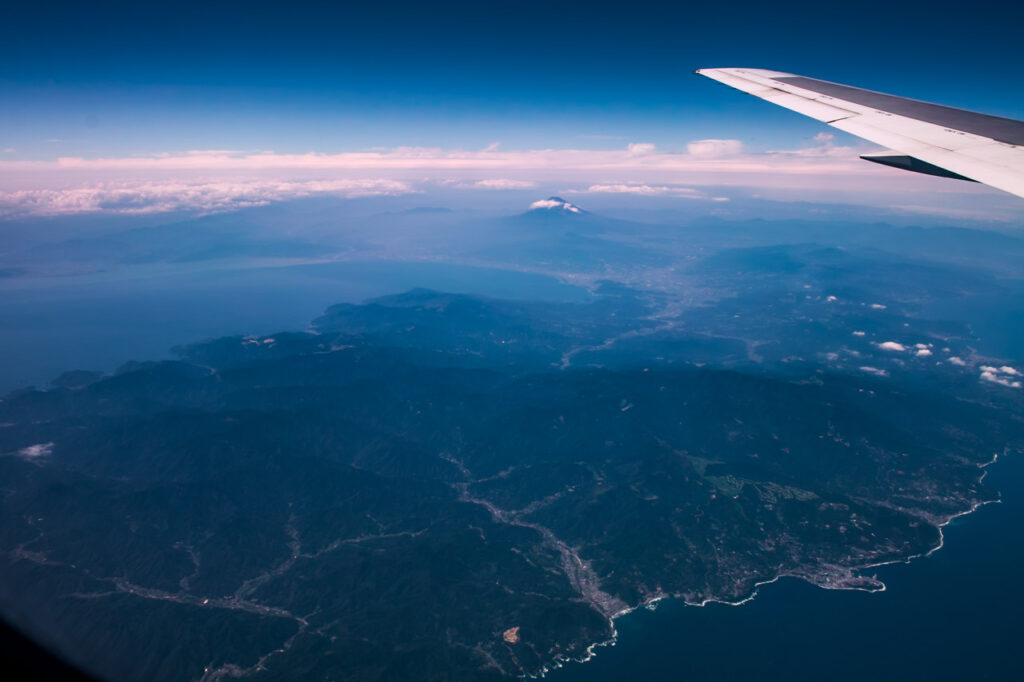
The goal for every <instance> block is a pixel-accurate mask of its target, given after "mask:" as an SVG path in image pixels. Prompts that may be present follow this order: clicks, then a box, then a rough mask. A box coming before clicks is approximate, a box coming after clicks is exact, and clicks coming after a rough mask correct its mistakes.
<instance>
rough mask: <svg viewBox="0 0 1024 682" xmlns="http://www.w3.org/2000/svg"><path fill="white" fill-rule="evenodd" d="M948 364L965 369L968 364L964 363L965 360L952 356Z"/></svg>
mask: <svg viewBox="0 0 1024 682" xmlns="http://www.w3.org/2000/svg"><path fill="white" fill-rule="evenodd" d="M946 362H948V363H949V364H951V365H956V366H958V367H963V366H964V365H966V364H967V363H966V362H964V361H963V360H961V359H960V358H958V357H957V356H955V355H954V356H952V357H951V358H949V360H947V361H946Z"/></svg>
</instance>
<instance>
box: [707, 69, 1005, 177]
mask: <svg viewBox="0 0 1024 682" xmlns="http://www.w3.org/2000/svg"><path fill="white" fill-rule="evenodd" d="M697 73H699V74H700V75H702V76H707V77H708V78H712V79H714V80H716V81H719V82H721V83H724V84H725V85H728V86H730V87H733V88H736V89H737V90H742V91H743V92H747V93H750V94H751V95H754V96H755V97H760V98H761V99H763V100H766V101H768V102H771V103H773V104H778V105H779V106H781V107H785V108H786V109H791V110H793V111H795V112H797V113H799V114H803V115H805V116H810V117H811V118H814V119H817V120H819V121H822V122H823V123H827V124H828V125H830V126H833V127H835V128H839V129H840V130H845V131H846V132H848V133H852V134H854V135H856V136H858V137H862V138H864V139H866V140H870V141H871V142H874V143H876V144H880V145H882V146H884V147H887V148H889V149H890V150H893V151H891V152H884V153H879V154H865V155H864V156H862V157H861V158H863V159H866V160H868V161H874V162H875V163H881V164H884V165H887V166H893V167H895V168H902V169H905V170H911V171H915V172H918V173H927V174H929V175H939V176H943V177H952V178H958V179H961V180H973V181H975V182H981V183H984V184H986V185H990V186H992V187H995V188H997V189H1001V190H1003V191H1005V192H1009V193H1010V194H1016V195H1017V196H1019V197H1024V121H1015V120H1013V119H1009V118H1000V117H998V116H988V115H986V114H978V113H975V112H973V111H965V110H963V109H954V108H952V107H944V106H940V105H938V104H930V103H928V102H921V101H918V100H913V99H907V98H904V97H896V96H895V95H886V94H883V93H880V92H873V91H871V90H862V89H860V88H854V87H850V86H848V85H840V84H838V83H830V82H828V81H821V80H817V79H814V78H805V77H804V76H797V75H795V74H791V73H781V72H779V71H766V70H763V69H699V70H698V71H697Z"/></svg>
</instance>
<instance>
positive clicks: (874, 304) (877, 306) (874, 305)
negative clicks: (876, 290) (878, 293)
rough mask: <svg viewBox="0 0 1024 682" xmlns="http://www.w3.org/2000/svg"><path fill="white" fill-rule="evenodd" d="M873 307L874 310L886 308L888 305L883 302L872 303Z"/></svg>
mask: <svg viewBox="0 0 1024 682" xmlns="http://www.w3.org/2000/svg"><path fill="white" fill-rule="evenodd" d="M871 307H872V309H874V310H885V309H886V307H887V306H884V305H882V304H881V303H872V304H871Z"/></svg>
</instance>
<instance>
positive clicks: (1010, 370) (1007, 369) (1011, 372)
mask: <svg viewBox="0 0 1024 682" xmlns="http://www.w3.org/2000/svg"><path fill="white" fill-rule="evenodd" d="M999 371H1000V372H1002V373H1003V374H1009V375H1010V376H1013V377H1019V376H1024V375H1022V374H1021V372H1020V370H1018V369H1015V368H1013V367H1010V366H1009V365H1003V366H1002V367H1000V368H999Z"/></svg>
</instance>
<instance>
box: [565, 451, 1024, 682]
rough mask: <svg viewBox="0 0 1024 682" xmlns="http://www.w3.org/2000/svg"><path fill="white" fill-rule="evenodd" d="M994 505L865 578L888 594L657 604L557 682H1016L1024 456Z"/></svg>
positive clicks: (776, 595) (796, 594)
mask: <svg viewBox="0 0 1024 682" xmlns="http://www.w3.org/2000/svg"><path fill="white" fill-rule="evenodd" d="M986 482H987V483H989V484H990V485H992V486H993V487H994V488H996V489H997V490H999V491H1001V493H1002V496H1003V499H1002V501H1001V502H1000V503H997V504H989V505H986V506H984V507H982V508H980V509H979V510H977V511H976V512H975V513H974V514H971V515H969V516H965V517H960V518H958V519H956V520H954V521H953V523H951V524H950V525H949V526H947V527H946V529H945V538H946V542H945V545H944V547H943V548H942V549H940V550H939V551H938V552H936V553H934V554H932V555H931V556H928V557H922V558H919V559H915V560H914V561H912V562H910V563H909V564H894V565H891V566H883V567H879V568H877V569H872V571H873V572H877V574H878V576H879V577H880V578H881V579H882V580H883V581H884V582H885V584H886V586H887V589H886V590H885V591H884V592H880V593H874V594H869V593H865V592H840V591H831V590H823V589H820V588H817V587H814V586H812V585H809V584H807V583H805V582H802V581H799V580H796V579H783V580H780V581H778V582H776V583H773V584H770V585H765V586H762V587H761V590H760V593H759V595H758V596H757V597H756V598H755V599H754V600H753V601H750V602H747V603H746V604H744V605H742V606H726V605H722V604H711V605H708V606H706V607H704V608H697V607H688V606H685V605H684V604H682V603H681V602H677V601H670V602H663V603H661V604H660V605H659V607H658V609H657V610H656V611H653V612H652V611H648V610H644V609H641V610H640V611H637V612H635V613H632V614H630V615H628V616H625V617H623V618H621V619H620V620H619V621H618V623H617V625H618V630H619V641H618V643H617V644H616V646H613V647H605V648H601V649H598V655H597V657H596V658H594V659H593V660H591V661H590V662H588V663H585V664H570V665H569V666H567V667H566V668H563V669H561V670H558V671H555V672H553V673H551V674H550V676H549V678H550V679H551V681H552V682H582V681H583V680H586V681H587V682H610V681H612V680H617V681H618V680H638V681H640V680H643V681H645V682H647V681H649V682H656V681H661V680H664V681H666V682H667V681H669V680H671V681H673V682H677V681H678V682H705V681H707V682H711V681H713V682H727V681H732V680H785V681H787V682H799V681H807V682H811V681H814V682H822V681H826V680H827V681H829V682H847V681H848V682H864V681H865V680H872V681H887V680H900V681H903V682H905V681H907V680H929V681H930V682H934V681H938V680H950V681H952V680H957V681H981V680H993V681H995V680H1022V679H1024V655H1022V650H1021V648H1020V647H1021V644H1022V639H1024V620H1022V617H1024V591H1022V589H1021V578H1022V577H1024V573H1022V569H1024V457H1022V456H1020V455H1017V456H1014V455H1010V456H1008V457H1005V458H1003V459H1001V460H1000V461H999V462H998V463H996V464H993V465H992V466H991V467H989V475H988V478H987V479H986Z"/></svg>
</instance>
